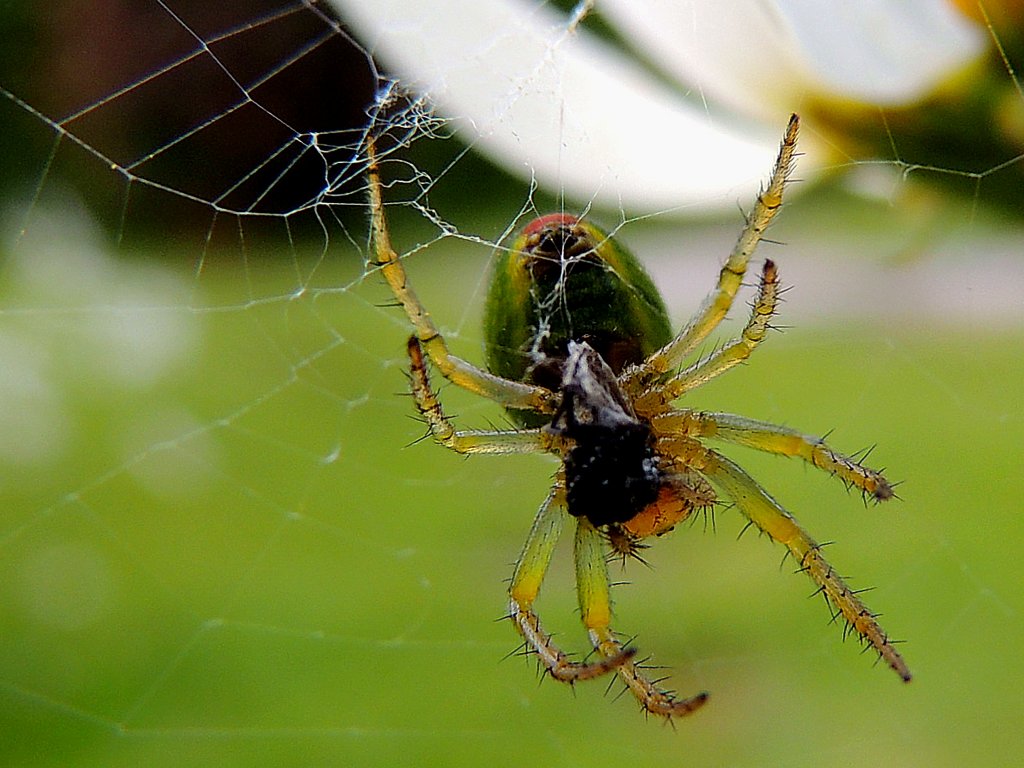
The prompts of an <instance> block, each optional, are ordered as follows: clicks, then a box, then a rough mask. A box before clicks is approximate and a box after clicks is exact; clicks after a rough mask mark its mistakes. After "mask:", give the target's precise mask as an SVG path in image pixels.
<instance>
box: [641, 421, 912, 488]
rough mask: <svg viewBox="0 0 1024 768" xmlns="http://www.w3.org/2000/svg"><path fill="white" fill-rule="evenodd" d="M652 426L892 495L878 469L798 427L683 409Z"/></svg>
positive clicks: (665, 432)
mask: <svg viewBox="0 0 1024 768" xmlns="http://www.w3.org/2000/svg"><path fill="white" fill-rule="evenodd" d="M651 426H652V427H653V429H654V431H655V433H656V434H659V435H666V436H667V435H676V436H680V437H682V436H687V437H696V438H708V439H712V440H721V441H723V442H727V443H733V444H735V445H745V446H747V447H748V448H756V449H757V450H759V451H764V452H766V453H774V454H778V455H781V456H797V457H799V458H801V459H803V460H804V461H806V462H807V463H808V464H811V465H813V466H815V467H817V468H818V469H820V470H823V471H825V472H828V473H829V474H830V475H833V476H835V477H838V478H839V479H840V480H842V481H843V482H844V483H846V484H847V485H849V486H851V487H854V488H858V489H859V490H861V491H863V492H864V493H865V494H867V495H868V496H870V497H871V498H872V499H874V500H875V501H886V500H888V499H891V498H893V497H894V496H895V494H894V493H893V489H892V484H891V483H890V482H889V481H888V480H887V479H886V478H885V476H884V475H883V474H882V473H881V472H879V471H878V470H874V469H871V468H870V467H866V466H864V465H863V464H861V463H860V462H859V461H856V460H854V459H852V458H851V457H849V456H847V455H845V454H842V453H839V452H838V451H836V450H833V449H832V448H831V447H830V446H829V445H828V444H827V443H826V442H825V440H824V439H823V438H821V437H815V436H813V435H807V434H804V433H802V432H800V431H799V430H797V429H792V428H790V427H783V426H781V425H778V424H771V423H770V422H767V421H759V420H757V419H748V418H747V417H746V416H737V415H736V414H732V413H709V412H699V411H689V410H685V409H682V410H678V411H670V412H668V413H665V414H661V415H658V416H655V417H653V418H652V419H651Z"/></svg>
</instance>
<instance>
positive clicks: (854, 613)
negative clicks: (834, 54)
mask: <svg viewBox="0 0 1024 768" xmlns="http://www.w3.org/2000/svg"><path fill="white" fill-rule="evenodd" d="M797 126H798V120H797V117H796V115H794V116H793V117H792V118H791V119H790V122H789V126H788V127H787V130H786V135H785V137H784V139H783V142H782V146H781V148H780V151H779V157H778V160H777V161H776V164H775V168H774V170H773V172H772V177H771V180H770V182H769V184H768V186H767V187H766V188H765V189H764V191H763V192H762V193H761V194H760V195H759V196H758V199H757V204H756V206H755V207H754V210H753V212H752V213H751V215H750V217H749V218H748V220H747V225H746V227H745V228H744V230H743V232H742V233H741V234H740V237H739V240H738V241H737V243H736V246H735V248H733V251H732V253H730V254H729V257H728V259H727V260H726V262H725V265H724V266H723V267H722V268H721V270H720V271H719V275H718V282H717V284H716V285H715V287H714V289H713V290H712V292H711V293H710V294H709V295H708V297H707V299H705V301H704V303H703V304H702V305H701V307H700V308H699V309H698V310H697V312H696V314H695V315H694V316H693V317H692V318H691V319H690V320H689V321H688V322H687V323H686V325H685V326H684V327H683V329H682V330H681V331H680V332H679V333H678V334H676V335H675V336H673V335H672V334H671V332H670V331H669V323H668V318H667V314H666V313H665V310H664V305H663V303H662V301H661V298H660V296H659V295H658V293H657V291H656V290H655V288H654V285H653V283H652V282H651V280H650V278H649V277H648V276H647V274H646V273H645V272H644V270H643V268H642V267H641V266H640V264H639V262H638V261H637V260H636V259H635V258H634V257H633V256H632V255H630V254H629V252H628V251H626V250H625V249H624V248H623V247H622V246H620V245H619V244H618V243H617V242H616V241H615V240H614V239H613V238H612V237H610V236H609V235H607V234H606V233H604V232H602V231H601V230H600V229H598V228H597V227H595V226H594V225H593V224H591V223H589V222H586V221H583V220H582V219H579V218H576V217H573V216H569V215H567V214H552V215H549V216H544V217H541V218H539V219H537V220H535V221H534V222H532V223H530V224H528V225H527V226H526V228H525V229H524V230H523V232H522V233H521V234H520V235H519V237H518V238H516V240H515V241H514V242H513V243H512V245H511V246H510V247H509V248H507V249H503V250H501V251H499V253H498V254H497V258H496V266H495V270H494V277H493V280H492V283H491V288H490V292H489V294H488V299H487V321H486V326H485V336H486V342H487V362H488V370H483V369H481V368H478V367H476V366H474V365H472V364H470V363H467V362H466V361H464V360H461V359H459V358H457V357H455V356H454V355H452V354H451V353H450V352H449V351H448V346H447V343H446V342H445V339H444V337H443V336H442V335H441V333H440V331H439V330H438V328H437V326H435V325H434V322H433V320H432V319H431V317H430V314H429V313H428V312H427V310H426V309H425V308H424V307H423V305H422V304H421V303H420V301H419V299H418V298H417V297H416V294H415V293H414V292H413V290H412V288H411V287H410V286H409V283H408V279H407V277H406V274H405V269H404V267H403V266H402V262H401V260H400V259H399V258H398V256H397V255H396V254H395V252H394V250H393V249H392V247H391V243H390V240H389V237H388V232H387V226H386V221H385V216H384V202H383V200H382V198H381V182H380V169H379V165H378V159H377V157H376V154H375V147H374V144H373V142H372V141H371V143H370V146H369V155H370V165H369V181H370V183H369V188H370V204H371V209H372V227H373V238H374V252H375V254H376V260H377V263H378V265H379V266H380V268H381V271H382V273H383V274H384V277H385V278H386V279H387V281H388V284H389V285H390V287H391V290H392V291H393V293H394V295H395V297H396V298H397V299H398V301H399V303H400V304H401V305H402V307H403V308H404V309H405V312H406V314H407V316H408V318H409V321H410V322H411V323H412V326H413V328H414V329H415V333H414V335H413V336H412V337H410V339H409V343H408V353H409V358H410V361H411V374H412V375H411V380H412V392H413V396H414V398H415V401H416V407H417V408H418V410H419V412H420V414H421V415H422V416H423V418H424V420H425V421H426V422H427V424H428V425H429V427H430V431H431V433H432V435H433V436H434V438H435V440H437V441H438V442H439V443H441V444H443V445H445V446H447V447H448V448H451V449H452V450H454V451H458V452H459V453H464V454H509V453H535V452H546V453H549V454H553V455H554V456H555V457H557V458H558V459H559V460H560V461H561V467H560V468H559V470H558V472H557V473H556V475H555V482H554V484H553V485H552V488H551V490H550V492H549V493H548V496H547V498H546V499H545V500H544V502H543V503H542V504H541V506H540V509H539V510H538V512H537V515H536V517H535V519H534V522H533V527H532V528H531V529H530V534H529V536H528V537H527V540H526V544H525V546H524V547H523V551H522V554H521V555H520V557H519V560H518V561H517V563H516V567H515V572H514V573H513V576H512V581H511V584H510V586H509V611H508V616H509V619H511V621H512V622H513V624H514V625H515V627H516V629H517V630H518V632H519V633H520V635H521V636H522V637H523V642H524V648H525V649H526V650H527V652H529V653H532V654H535V655H536V656H537V658H538V660H539V661H540V663H541V665H542V666H543V668H544V669H545V670H546V671H547V672H548V673H549V674H550V675H551V676H552V677H554V678H555V679H557V680H562V681H565V682H574V681H577V680H585V679H589V678H592V677H597V676H599V675H604V674H606V673H611V672H614V673H615V674H617V675H618V677H619V679H620V680H621V681H622V682H623V683H624V684H625V685H626V687H627V688H628V689H629V690H630V691H631V692H632V693H633V694H634V695H635V696H636V698H637V700H638V701H639V702H640V704H641V706H642V707H643V708H644V709H645V710H646V711H647V712H650V713H653V714H657V715H663V716H665V717H673V716H677V715H685V714H688V713H690V712H692V711H694V710H695V709H697V708H698V707H700V706H701V705H702V704H703V703H704V702H705V700H706V698H707V695H706V694H703V693H702V694H698V695H696V696H692V697H690V698H676V697H675V696H674V695H673V694H672V693H670V692H668V691H666V690H663V689H661V688H660V687H658V685H657V681H652V680H651V679H650V678H648V677H647V676H646V674H645V673H644V671H643V669H642V668H641V666H640V665H639V664H638V663H637V662H635V661H634V656H635V651H634V650H633V649H632V648H628V647H624V645H623V644H622V642H621V641H620V639H619V637H618V635H617V634H616V633H615V632H614V631H613V630H612V628H611V596H610V584H609V581H608V572H607V560H608V559H609V557H611V556H621V557H622V560H623V562H624V563H625V562H626V560H627V559H628V557H630V556H632V557H637V552H638V550H640V549H641V548H643V547H645V546H647V545H646V544H645V543H644V542H645V540H646V539H650V538H652V537H656V536H660V535H663V534H665V533H667V532H668V531H670V530H672V529H673V527H674V526H676V525H677V524H678V523H679V522H680V521H682V520H685V519H686V518H687V517H689V516H690V515H691V514H692V513H693V512H694V511H695V510H698V509H701V508H707V507H709V506H710V505H711V504H713V503H715V501H716V500H717V499H719V498H722V499H723V500H726V501H729V502H732V504H733V505H734V506H735V508H736V509H737V510H738V511H739V512H740V513H741V514H742V515H744V516H745V517H746V518H747V519H748V520H749V522H750V524H751V525H753V526H755V527H756V528H757V529H759V530H760V531H761V532H762V533H764V534H766V535H768V536H769V537H770V538H771V539H773V540H774V541H777V542H779V543H781V544H782V545H783V546H785V547H786V549H787V551H788V554H789V555H790V556H792V557H793V558H794V560H796V562H797V564H798V566H799V569H800V570H802V571H804V572H805V573H807V574H808V576H810V578H811V579H812V580H813V581H814V582H815V583H816V584H817V586H818V589H819V591H820V592H821V593H822V594H824V595H825V597H826V598H827V600H828V601H829V604H830V606H831V608H832V610H833V611H834V616H835V617H836V618H840V619H842V620H843V621H844V622H845V623H846V625H847V628H848V631H849V632H850V633H852V634H855V635H856V636H857V637H858V638H859V639H860V640H861V641H862V642H864V643H865V644H867V645H868V646H869V647H871V648H873V649H874V650H875V651H876V652H877V653H878V655H879V657H880V658H881V659H883V660H884V661H885V662H886V664H888V666H890V667H891V668H892V669H893V670H894V671H895V672H896V673H897V674H898V675H899V676H900V677H901V678H902V679H903V680H910V672H909V670H908V669H907V666H906V664H905V663H904V661H903V658H902V657H901V656H900V654H899V652H898V651H897V650H896V648H895V645H894V643H893V641H891V640H890V639H889V637H888V635H887V634H886V633H885V632H884V631H883V629H882V628H881V626H880V625H879V624H878V621H877V619H876V616H875V614H873V613H871V611H869V610H868V609H867V607H865V605H864V604H863V603H862V602H861V601H860V598H859V597H858V596H857V593H856V592H854V591H853V590H851V589H850V588H849V587H848V586H847V585H846V583H845V582H844V580H843V579H842V578H841V577H840V576H839V575H838V574H837V573H836V571H835V570H834V569H833V568H832V566H830V565H829V563H828V562H827V561H826V560H825V558H824V556H823V555H822V553H821V547H820V546H819V545H818V544H817V543H816V542H815V541H814V539H813V538H811V536H810V535H809V534H808V533H807V532H806V531H805V530H804V529H803V528H802V527H801V526H800V525H799V523H797V522H796V520H795V519H794V518H793V517H792V515H790V514H789V513H788V512H787V511H786V510H785V509H783V508H782V506H781V505H779V503H778V502H777V501H776V500H775V499H774V498H772V497H771V496H770V495H769V494H768V493H767V492H766V491H765V490H764V489H763V488H762V487H761V486H760V485H759V484H758V483H757V482H756V481H755V480H754V479H753V478H752V477H751V476H750V475H749V474H747V473H746V472H745V471H744V470H743V469H742V468H741V467H740V466H739V465H738V464H736V463H734V462H733V461H732V460H731V459H729V458H727V457H726V456H725V455H723V454H722V453H719V452H718V450H716V449H715V448H714V447H712V445H711V443H714V442H715V441H717V442H719V443H726V444H734V445H743V446H747V447H750V448H755V449H758V450H762V451H767V452H769V453H774V454H778V455H784V456H796V457H799V458H801V459H803V460H804V461H806V462H808V463H810V464H811V465H813V466H814V467H817V468H818V469H821V470H824V471H825V472H828V473H830V474H831V475H833V476H835V477H838V478H839V479H840V480H842V481H843V482H844V483H846V484H847V485H848V486H849V487H852V488H858V489H860V490H861V491H862V493H864V495H865V496H866V497H869V498H872V499H874V500H876V501H885V500H887V499H890V498H892V497H893V491H892V486H891V485H890V483H889V482H888V481H887V480H886V479H885V477H884V476H883V475H882V474H881V473H880V472H877V471H876V470H873V469H870V468H868V467H865V466H864V465H862V464H861V463H860V462H859V461H857V460H855V459H853V458H851V457H849V456H844V455H843V454H840V453H837V452H836V451H834V450H833V449H832V448H830V447H829V446H828V445H827V444H826V443H825V442H824V440H822V439H821V438H818V437H813V436H811V435H807V434H804V433H802V432H799V431H797V430H795V429H791V428H789V427H783V426H779V425H776V424H770V423H768V422H764V421H758V420H755V419H749V418H746V417H743V416H737V415H735V414H730V413H720V412H709V411H699V410H694V409H689V408H683V407H677V406H676V405H675V401H677V400H678V399H680V398H681V397H683V396H684V395H685V394H686V393H687V392H689V391H691V390H693V389H696V388H697V387H699V386H701V385H702V384H704V383H705V382H707V381H708V380H710V379H712V378H714V377H716V376H719V375H721V374H722V373H724V372H725V371H727V370H729V369H731V368H732V367H734V366H735V365H737V364H738V363H741V362H743V361H744V360H746V359H747V358H748V357H749V356H750V354H751V352H752V351H753V350H754V349H755V348H756V347H757V345H758V344H760V343H761V342H762V341H763V340H764V338H765V336H766V335H767V332H768V329H769V321H770V319H771V317H772V315H773V314H774V312H775V308H776V305H777V302H778V293H779V281H778V270H777V269H776V266H775V264H774V262H772V261H771V260H765V262H764V266H763V268H762V270H761V279H760V283H759V286H758V290H757V295H756V297H755V299H754V302H753V308H752V311H751V314H750V317H749V319H748V321H747V324H746V326H745V327H744V329H743V331H742V333H741V334H740V336H739V337H738V338H736V339H734V340H732V341H730V342H727V343H725V344H722V345H720V346H717V347H715V348H713V351H711V352H710V353H709V354H707V355H705V356H703V357H698V358H697V359H696V360H695V361H693V362H691V363H689V364H688V365H687V364H686V361H687V360H688V359H690V358H691V357H692V356H693V355H694V353H695V352H696V351H697V350H698V349H699V348H700V347H701V345H702V343H703V342H704V340H705V339H707V337H708V335H709V334H710V333H711V332H712V331H713V330H714V329H715V328H716V327H717V326H718V324H719V323H720V322H721V320H722V318H723V317H724V316H725V314H726V313H727V312H728V311H729V308H730V306H731V305H732V303H733V299H734V298H735V296H736V293H737V291H738V290H739V287H740V284H741V282H742V280H743V276H744V274H745V273H746V269H747V264H748V262H749V259H750V256H751V254H752V253H753V250H754V248H755V246H756V245H757V243H758V242H759V241H760V239H761V236H762V235H763V233H764V230H765V228H766V227H767V226H768V224H769V223H770V222H771V220H772V219H773V218H774V216H775V214H776V212H777V211H778V209H779V207H780V206H781V204H782V191H783V187H784V186H785V182H786V178H787V176H788V174H789V172H790V168H791V166H792V161H793V156H794V152H795V147H796V135H797ZM428 359H429V360H430V362H431V363H432V364H433V365H434V367H435V368H436V369H437V370H439V371H440V373H441V374H442V375H443V376H444V377H445V378H446V379H448V380H449V381H450V382H452V383H454V384H456V385H457V386H460V387H462V388H464V389H466V390H469V391H471V392H474V393H476V394H478V395H481V396H484V397H487V398H489V399H491V400H494V401H495V402H498V403H500V404H501V405H503V406H504V407H505V408H506V409H508V412H509V414H510V416H512V417H513V418H514V419H515V421H517V422H518V423H519V424H521V425H523V426H522V428H517V429H508V430H465V431H460V430H456V429H455V427H454V425H453V424H452V422H451V421H450V420H449V419H448V417H447V416H446V415H445V413H444V410H443V408H442V407H441V403H440V400H439V399H438V397H437V395H436V394H435V392H434V390H433V388H432V387H431V384H430V380H429V377H428V373H427V360H428ZM567 519H571V520H575V527H576V538H575V547H574V559H575V563H576V584H577V593H578V597H579V606H580V617H581V619H582V621H583V625H584V627H585V628H586V630H587V635H588V637H589V639H590V642H591V644H592V646H593V648H594V650H595V652H596V658H595V660H593V661H585V662H580V661H573V660H571V659H570V658H569V656H568V655H567V654H566V653H565V652H563V651H562V650H561V649H560V648H559V647H558V646H557V645H556V644H555V642H554V640H553V639H552V637H551V635H549V634H547V633H546V632H545V631H544V630H543V629H542V628H541V625H540V619H539V618H538V617H537V614H536V613H535V612H534V609H533V606H534V603H535V601H536V598H537V596H538V594H539V592H540V587H541V583H542V582H543V580H544V575H545V573H546V572H547V569H548V565H549V563H550V560H551V557H552V554H553V552H554V548H555V544H556V542H557V541H558V537H559V535H560V534H561V532H562V528H563V526H564V524H565V522H566V520H567Z"/></svg>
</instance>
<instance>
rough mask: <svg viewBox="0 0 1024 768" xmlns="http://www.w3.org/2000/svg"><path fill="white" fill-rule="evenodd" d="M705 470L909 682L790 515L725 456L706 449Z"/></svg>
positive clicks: (885, 640)
mask: <svg viewBox="0 0 1024 768" xmlns="http://www.w3.org/2000/svg"><path fill="white" fill-rule="evenodd" d="M701 465H702V466H701V467H700V469H701V471H702V472H703V473H704V474H705V475H706V476H707V477H708V479H709V480H710V481H711V482H712V483H714V484H715V485H717V486H718V487H719V488H720V489H721V490H722V491H723V492H724V493H725V494H727V495H728V496H730V497H731V498H732V499H733V500H734V501H735V502H736V505H737V506H738V507H739V509H740V511H741V512H743V514H744V515H745V516H746V517H747V518H748V519H749V520H751V521H752V522H753V523H754V524H755V525H756V526H757V527H758V528H759V529H761V530H762V531H763V532H764V533H766V534H768V535H769V536H770V537H771V538H772V539H774V540H775V541H778V542H779V543H781V544H783V545H785V546H786V547H787V548H788V549H789V550H790V551H791V552H792V553H793V555H794V557H795V558H796V559H797V561H798V562H799V563H800V565H801V569H802V570H804V571H806V573H807V574H808V575H809V576H810V577H811V579H813V580H814V582H815V583H816V584H818V585H819V586H820V587H821V588H822V589H823V591H824V594H825V596H826V598H827V599H828V601H829V603H830V604H831V606H832V607H834V608H835V609H836V610H838V611H839V613H840V614H841V615H842V617H843V619H844V620H845V621H846V623H847V624H848V625H849V626H850V628H851V631H853V632H856V634H857V635H858V636H859V637H860V638H861V639H862V640H863V641H864V642H866V643H867V644H869V645H870V646H871V647H873V648H874V649H875V651H876V652H877V653H878V654H879V656H881V657H882V658H883V659H884V660H885V662H886V663H887V664H888V665H889V667H891V668H892V670H893V671H894V672H896V674H898V675H899V676H900V678H902V679H903V681H904V682H909V681H910V679H911V674H910V670H909V669H908V668H907V665H906V662H904V660H903V657H902V656H901V655H900V654H899V652H898V651H897V650H896V649H895V647H894V646H893V644H892V642H891V641H890V640H889V637H888V635H887V634H886V633H885V631H884V630H883V629H882V627H881V626H880V625H879V624H878V622H877V621H876V620H875V616H874V615H873V614H872V613H871V611H869V610H868V609H867V607H866V606H865V605H864V604H863V603H862V602H861V601H860V599H859V598H858V597H857V595H856V593H855V592H854V591H853V590H851V589H850V588H849V587H848V586H847V585H846V583H845V582H844V581H843V579H842V577H841V576H840V575H839V574H838V573H836V571H835V569H834V568H833V567H832V566H831V565H830V564H829V563H828V561H827V560H825V558H824V556H823V555H822V554H821V547H819V546H818V544H817V543H816V542H815V541H814V540H813V539H812V538H811V537H810V536H809V535H808V534H807V532H806V531H805V530H804V529H803V528H802V527H800V525H799V524H798V523H797V522H796V520H795V519H794V518H793V516H792V515H790V514H789V513H788V512H786V511H785V510H784V509H783V508H782V507H781V506H780V505H779V503H778V502H777V501H775V499H773V498H772V497H771V496H769V495H768V493H767V491H765V490H764V489H763V488H762V487H761V486H760V485H758V484H757V482H756V481H755V480H754V479H753V478H751V477H750V475H748V474H747V473H746V472H745V471H744V470H743V469H741V468H740V467H739V466H738V465H736V464H735V463H733V462H732V461H730V460H729V459H727V458H726V457H725V456H723V455H721V454H720V453H717V452H715V451H712V450H710V449H706V455H705V457H704V459H703V460H702V461H701Z"/></svg>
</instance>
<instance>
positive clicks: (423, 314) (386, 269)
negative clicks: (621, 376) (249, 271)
mask: <svg viewBox="0 0 1024 768" xmlns="http://www.w3.org/2000/svg"><path fill="white" fill-rule="evenodd" d="M366 153H367V162H368V168H367V176H368V179H369V196H370V211H371V221H370V226H371V230H372V239H373V251H374V255H375V256H374V257H375V258H376V264H377V266H379V267H380V270H381V272H382V273H383V274H384V279H385V280H387V282H388V285H389V286H390V287H391V292H392V293H393V294H394V295H395V298H396V299H397V300H398V302H399V303H400V304H401V305H402V308H403V309H404V310H405V314H406V315H407V316H408V317H409V322H411V323H412V325H413V327H414V328H415V329H416V337H417V338H418V339H419V340H420V343H421V344H422V345H423V349H424V350H425V351H426V353H427V355H428V356H429V357H430V359H431V361H432V362H433V363H434V365H436V366H437V369H438V370H439V371H440V372H441V375H442V376H444V377H445V378H446V379H448V380H449V381H451V382H452V383H453V384H456V385H458V386H460V387H462V388H463V389H466V390H469V391H470V392H475V393H476V394H478V395H482V396H483V397H487V398H490V399H491V400H495V401H496V402H498V403H500V404H501V405H504V406H505V407H506V408H525V409H530V410H535V411H540V412H542V413H554V411H555V407H556V405H557V402H556V401H557V397H556V396H555V394H554V393H553V392H551V391H550V390H548V389H545V388H544V387H538V386H534V385H532V384H524V383H522V382H517V381H511V380H509V379H503V378H501V377H500V376H495V375H494V374H492V373H488V372H487V371H485V370H483V369H481V368H478V367H476V366H475V365H472V364H471V363H468V362H466V361H465V360H462V359H461V358H458V357H455V356H454V355H452V354H451V353H450V352H449V351H448V344H447V343H446V342H445V340H444V337H443V336H442V335H441V331H440V330H438V328H437V326H436V325H435V324H434V321H433V319H432V318H431V317H430V313H429V312H428V311H427V310H426V308H425V307H424V306H423V304H421V303H420V300H419V298H418V297H417V296H416V292H415V291H413V289H412V287H410V285H409V283H408V278H407V277H406V274H405V267H404V266H403V265H402V261H401V259H399V257H398V254H397V253H395V250H394V248H392V246H391V238H390V236H389V234H388V228H387V220H386V218H385V216H384V198H383V193H382V184H381V179H380V165H379V164H378V159H377V145H376V140H375V139H374V138H373V137H370V138H369V139H368V140H367V145H366Z"/></svg>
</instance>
